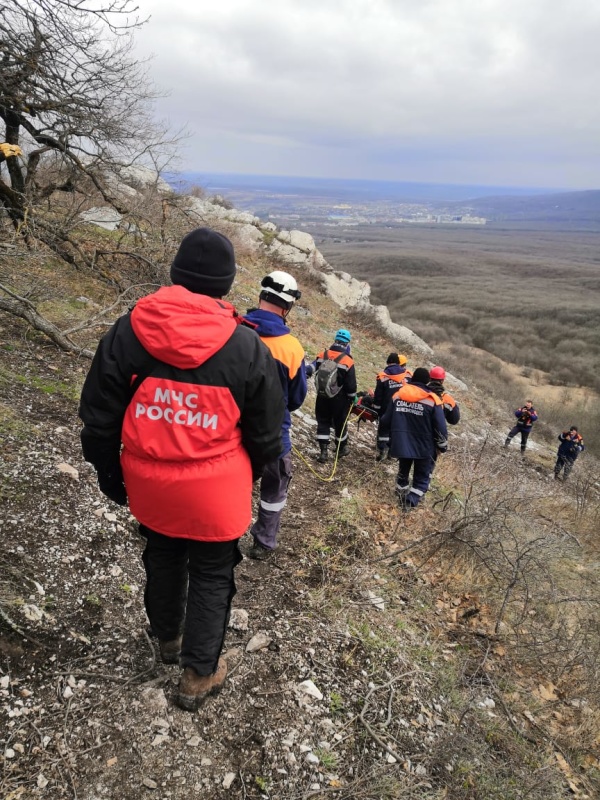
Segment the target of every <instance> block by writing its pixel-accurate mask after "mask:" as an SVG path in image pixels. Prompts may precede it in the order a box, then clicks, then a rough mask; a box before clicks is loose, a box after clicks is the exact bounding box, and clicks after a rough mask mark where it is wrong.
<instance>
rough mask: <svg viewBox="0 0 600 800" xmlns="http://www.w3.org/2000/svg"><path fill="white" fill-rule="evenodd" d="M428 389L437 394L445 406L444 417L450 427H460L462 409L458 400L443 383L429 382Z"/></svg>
mask: <svg viewBox="0 0 600 800" xmlns="http://www.w3.org/2000/svg"><path fill="white" fill-rule="evenodd" d="M427 388H428V389H430V390H431V391H432V392H435V394H437V396H438V397H439V398H440V400H441V401H442V403H443V405H444V417H445V418H446V422H447V423H448V425H458V423H459V422H460V407H459V405H458V403H457V402H456V400H455V399H454V398H453V397H452V395H451V394H449V393H448V392H447V391H446V390H445V389H444V385H443V383H442V382H441V381H435V380H434V381H429V383H428V384H427Z"/></svg>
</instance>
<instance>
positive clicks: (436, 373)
mask: <svg viewBox="0 0 600 800" xmlns="http://www.w3.org/2000/svg"><path fill="white" fill-rule="evenodd" d="M429 377H430V378H431V380H432V381H443V380H445V378H446V370H445V369H444V368H443V367H432V368H431V369H430V370H429Z"/></svg>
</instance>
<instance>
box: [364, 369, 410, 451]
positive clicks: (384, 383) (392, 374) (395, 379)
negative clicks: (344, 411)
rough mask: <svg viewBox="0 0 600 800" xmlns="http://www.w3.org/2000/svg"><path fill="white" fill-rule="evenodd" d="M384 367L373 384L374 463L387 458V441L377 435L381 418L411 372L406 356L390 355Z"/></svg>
mask: <svg viewBox="0 0 600 800" xmlns="http://www.w3.org/2000/svg"><path fill="white" fill-rule="evenodd" d="M385 363H386V367H385V369H384V370H383V372H380V373H379V375H378V376H377V380H376V382H375V396H374V399H373V409H374V410H375V411H376V412H377V414H378V415H379V426H378V428H377V455H376V457H375V460H376V461H383V459H385V458H387V456H388V452H389V449H388V444H389V441H388V439H387V438H386V439H384V438H381V437H380V435H379V431H380V425H381V417H382V416H383V415H384V414H385V412H386V409H387V407H388V405H389V403H390V400H391V399H392V395H393V394H394V393H395V392H397V391H398V389H399V388H400V387H401V386H404V384H405V383H406V381H407V380H408V379H409V378H412V372H411V371H410V370H409V369H407V368H406V356H404V355H400V354H398V353H390V354H389V356H388V357H387V360H386V362H385Z"/></svg>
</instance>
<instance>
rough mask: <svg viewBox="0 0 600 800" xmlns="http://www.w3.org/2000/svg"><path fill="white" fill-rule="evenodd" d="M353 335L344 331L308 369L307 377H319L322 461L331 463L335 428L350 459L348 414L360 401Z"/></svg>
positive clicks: (340, 452) (317, 410)
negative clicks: (351, 350)
mask: <svg viewBox="0 0 600 800" xmlns="http://www.w3.org/2000/svg"><path fill="white" fill-rule="evenodd" d="M351 338H352V337H351V335H350V331H348V330H346V329H345V328H340V329H339V330H338V331H337V333H336V334H335V339H334V342H333V344H332V345H331V347H330V348H329V349H328V350H322V351H321V352H320V353H319V355H318V356H317V357H316V359H315V360H314V361H313V362H312V364H309V365H308V366H307V368H306V374H307V375H308V376H309V377H310V376H311V375H312V374H313V373H314V375H315V385H316V389H317V400H316V403H315V416H316V418H317V441H318V443H319V448H320V451H321V452H320V454H319V457H318V461H319V462H320V463H321V464H324V463H325V462H326V461H327V453H328V448H329V437H330V434H331V428H333V429H334V431H335V446H336V451H337V452H338V455H339V456H340V457H343V456H346V455H348V452H349V450H348V413H349V411H350V407H351V406H352V404H353V403H354V401H355V400H356V372H355V369H354V360H353V358H352V356H351V355H350V340H351Z"/></svg>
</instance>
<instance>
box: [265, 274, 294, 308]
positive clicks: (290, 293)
mask: <svg viewBox="0 0 600 800" xmlns="http://www.w3.org/2000/svg"><path fill="white" fill-rule="evenodd" d="M260 285H261V286H262V292H261V293H260V298H261V300H266V301H267V302H269V303H273V304H274V305H278V306H281V307H282V308H291V307H292V305H293V304H294V303H295V301H296V300H299V299H300V297H301V296H302V293H301V292H300V291H299V290H298V284H297V283H296V279H295V278H293V277H292V276H291V275H289V274H288V273H287V272H282V271H281V270H278V269H277V270H275V272H270V273H269V274H268V275H265V277H264V278H263V279H262V281H261V282H260Z"/></svg>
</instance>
